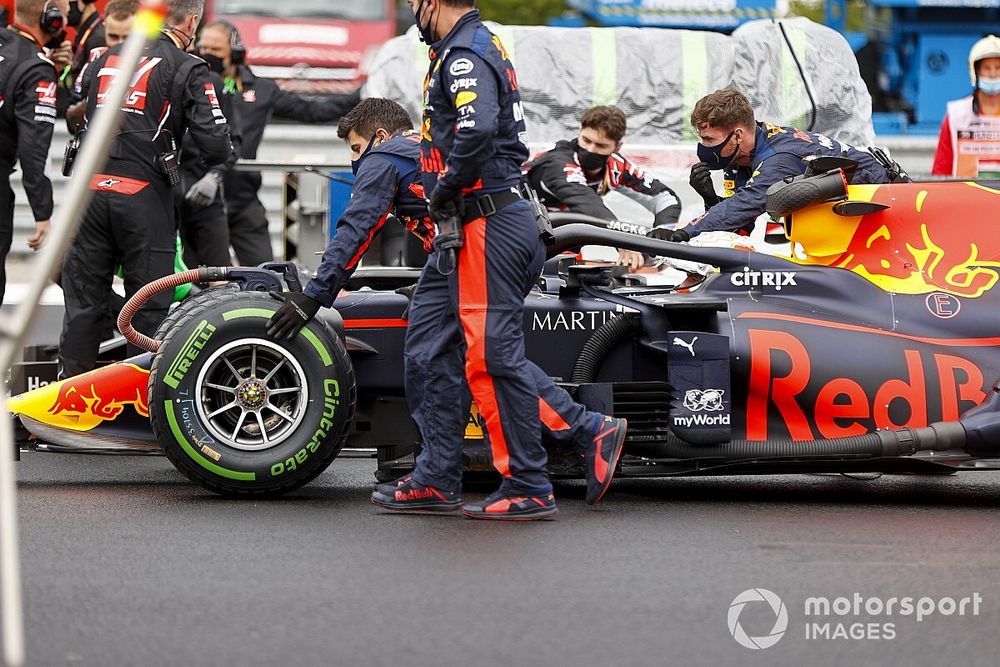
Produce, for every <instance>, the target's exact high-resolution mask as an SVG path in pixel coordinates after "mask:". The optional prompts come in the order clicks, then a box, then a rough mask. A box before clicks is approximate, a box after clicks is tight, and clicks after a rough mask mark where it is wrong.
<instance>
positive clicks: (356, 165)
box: [351, 134, 382, 176]
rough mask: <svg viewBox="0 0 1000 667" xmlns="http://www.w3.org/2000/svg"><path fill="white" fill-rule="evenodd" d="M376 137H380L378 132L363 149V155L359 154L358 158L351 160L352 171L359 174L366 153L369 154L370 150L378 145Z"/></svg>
mask: <svg viewBox="0 0 1000 667" xmlns="http://www.w3.org/2000/svg"><path fill="white" fill-rule="evenodd" d="M376 139H378V134H375V135H374V136H372V138H371V141H369V142H368V147H367V148H365V149H364V150H363V151H361V155H359V156H358V159H357V160H351V171H352V172H354V175H355V176H357V175H358V169H359V168H361V160H363V159H364V157H365V155H367V154H368V151H370V150H371V149H372V148H374V147H375V146H377V145H378V144H376V143H375V140H376ZM378 143H379V144H381V143H382V142H381V141H380V142H378Z"/></svg>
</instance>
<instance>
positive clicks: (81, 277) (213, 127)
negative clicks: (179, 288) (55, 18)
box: [59, 0, 233, 377]
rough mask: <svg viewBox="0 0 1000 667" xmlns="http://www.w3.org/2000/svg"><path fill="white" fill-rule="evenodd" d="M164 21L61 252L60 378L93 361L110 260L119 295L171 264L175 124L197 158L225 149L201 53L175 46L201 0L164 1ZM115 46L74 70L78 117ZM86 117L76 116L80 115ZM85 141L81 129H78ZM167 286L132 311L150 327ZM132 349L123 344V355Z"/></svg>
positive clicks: (95, 97)
mask: <svg viewBox="0 0 1000 667" xmlns="http://www.w3.org/2000/svg"><path fill="white" fill-rule="evenodd" d="M167 11H168V15H167V20H166V27H165V28H164V30H163V31H162V34H161V35H160V36H159V38H158V39H157V40H156V41H155V42H153V44H152V45H151V46H150V47H149V49H148V61H147V69H148V71H147V72H146V74H145V75H144V76H142V77H139V78H138V79H136V81H135V82H134V83H133V84H132V86H131V88H130V89H129V94H128V95H127V96H126V98H125V100H124V101H123V102H122V111H124V112H125V113H124V114H123V116H124V118H123V120H122V125H121V129H120V130H119V132H118V136H117V137H116V138H115V140H114V143H113V144H112V147H111V154H110V157H109V158H108V161H107V163H106V165H105V167H104V171H103V172H102V173H99V174H95V175H94V176H93V178H92V179H91V181H90V189H91V190H93V191H94V198H93V200H92V201H91V203H90V206H89V207H88V208H87V212H86V214H85V215H84V218H83V222H82V223H81V225H80V231H79V232H78V233H77V237H76V241H75V242H74V244H73V246H72V247H71V248H70V250H69V252H68V253H67V255H66V262H65V264H64V265H63V271H62V278H63V280H62V283H63V291H64V294H65V301H66V315H65V318H64V320H63V330H62V336H61V337H60V339H59V369H60V375H61V377H68V376H70V375H77V374H79V373H83V372H86V371H89V370H91V369H93V368H94V366H95V363H96V359H97V352H98V347H99V345H100V337H101V332H102V325H103V323H104V319H105V316H106V312H107V307H106V300H107V294H108V292H109V290H110V289H111V282H112V279H113V277H114V271H115V266H116V264H121V266H122V267H123V269H124V271H125V296H126V298H131V297H132V295H134V294H135V293H136V292H137V291H138V290H139V288H141V287H142V286H143V285H145V284H147V283H149V282H152V281H153V280H156V279H158V278H162V277H163V276H166V275H170V274H171V273H173V271H174V255H175V254H176V238H177V219H176V217H175V214H174V199H173V197H174V195H173V191H172V188H173V187H174V186H175V185H177V183H179V181H180V171H179V165H178V163H177V151H178V148H179V145H178V144H179V142H180V139H181V138H182V137H183V136H184V132H185V131H189V132H190V133H191V138H192V139H194V142H195V143H196V144H197V145H198V148H199V150H200V151H201V158H202V160H203V161H204V162H205V163H206V164H219V163H221V162H223V161H224V160H225V159H226V158H227V157H228V156H229V154H230V152H231V151H232V150H233V149H232V145H231V143H230V139H229V126H228V124H227V123H226V120H225V118H222V117H220V116H221V112H219V113H218V114H217V113H216V112H217V111H219V103H218V98H217V95H216V92H215V90H214V88H213V87H212V84H211V82H210V80H209V69H208V65H206V64H205V61H203V60H201V59H200V58H198V57H196V56H193V55H190V54H188V53H185V52H184V49H185V48H186V47H187V46H188V45H190V43H191V40H192V39H193V35H194V31H195V29H196V28H197V26H198V19H199V17H200V16H201V15H202V11H203V2H202V0H168V2H167ZM121 48H122V47H121V46H116V47H113V48H111V49H109V50H108V51H107V52H106V53H104V54H103V55H102V56H101V57H100V59H98V60H97V61H96V62H94V63H93V64H92V65H91V66H90V67H88V68H87V69H86V71H85V73H84V80H83V84H82V86H81V91H82V93H83V95H84V97H86V99H87V111H86V119H87V120H89V119H92V118H93V117H94V113H95V112H96V111H97V109H98V108H99V107H100V106H101V105H102V104H103V99H104V95H105V94H106V93H107V90H108V88H109V87H110V85H111V81H112V78H113V76H112V75H111V74H109V72H110V73H114V72H116V71H117V70H116V69H115V68H116V67H117V63H118V59H119V57H120V56H119V53H120V50H121ZM85 126H86V120H85ZM84 141H86V137H84ZM170 299H171V295H170V293H169V292H161V293H160V294H157V295H155V296H154V297H153V298H152V299H150V301H149V302H147V303H146V305H145V306H144V307H143V308H142V309H141V310H140V311H139V312H138V313H137V314H136V315H135V317H134V318H133V326H134V327H135V329H136V330H138V331H139V332H141V333H143V334H145V335H147V336H152V335H153V334H154V333H155V332H156V328H157V326H158V325H159V324H160V322H161V321H162V320H163V318H164V317H165V316H166V314H167V308H168V307H169V305H170ZM139 352H140V350H138V349H137V348H135V347H134V346H132V345H129V354H130V355H132V354H138V353H139Z"/></svg>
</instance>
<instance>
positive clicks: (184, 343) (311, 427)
mask: <svg viewBox="0 0 1000 667" xmlns="http://www.w3.org/2000/svg"><path fill="white" fill-rule="evenodd" d="M280 305H281V304H280V303H279V302H278V301H277V300H275V299H273V298H272V297H270V296H268V295H267V294H263V293H260V292H238V291H232V290H228V289H218V290H210V291H208V292H204V293H202V294H200V295H198V297H197V298H195V299H191V300H190V302H185V303H182V304H181V305H180V306H179V307H178V308H177V309H176V310H175V311H174V312H173V313H171V316H170V318H169V320H167V321H165V322H164V327H161V332H160V333H161V334H162V338H161V341H162V342H161V344H160V349H159V351H158V352H157V354H156V355H155V356H154V359H153V367H152V371H151V372H150V374H149V400H150V406H149V416H150V422H151V424H152V427H153V433H154V434H155V436H156V439H157V441H158V442H159V443H160V445H161V446H162V447H163V451H164V453H165V454H166V455H167V457H168V458H169V459H170V461H171V462H172V463H173V464H174V465H175V466H176V467H177V469H178V470H180V471H181V472H182V473H184V475H186V476H187V477H188V478H189V479H190V480H191V481H193V482H195V483H196V484H199V485H201V486H202V487H204V488H206V489H208V490H209V491H213V492H215V493H219V494H223V495H230V496H260V495H278V494H282V493H286V492H288V491H291V490H293V489H296V488H298V487H300V486H302V485H304V484H306V483H308V482H309V481H311V480H312V479H314V478H315V477H316V476H317V475H319V474H320V473H321V472H323V470H325V469H326V467H327V466H329V465H330V463H331V462H332V461H333V460H334V458H336V456H337V454H338V453H340V450H341V448H342V447H343V445H344V441H345V440H346V439H347V433H348V428H349V426H350V423H351V419H352V418H353V416H354V409H355V400H356V390H355V384H354V370H353V368H352V367H351V362H350V359H349V358H348V356H347V351H346V350H345V349H344V345H343V343H342V342H341V341H340V339H339V338H338V337H337V336H336V335H335V334H334V333H333V332H331V331H330V329H329V328H328V327H327V326H326V324H324V323H322V322H319V321H316V320H314V321H312V322H310V323H309V325H308V326H306V327H305V328H304V329H303V330H302V331H301V332H300V333H299V334H298V335H297V336H296V337H295V338H294V339H293V340H292V341H281V342H277V341H273V340H271V339H269V338H268V337H267V336H266V335H265V333H264V330H265V326H266V324H267V320H268V319H269V318H270V317H271V315H272V314H273V313H274V311H276V310H277V308H278V307H279V306H280Z"/></svg>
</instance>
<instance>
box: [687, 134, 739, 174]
mask: <svg viewBox="0 0 1000 667" xmlns="http://www.w3.org/2000/svg"><path fill="white" fill-rule="evenodd" d="M735 133H736V130H735V129H734V130H733V131H732V132H730V133H729V135H728V136H727V137H726V138H725V139H723V140H722V142H721V143H720V144H718V145H717V146H705V145H704V144H698V151H697V152H698V159H699V160H701V161H702V162H704V163H706V164H707V165H708V168H709V169H725V168H726V167H728V166H729V165H731V164H732V163H733V161H734V160H735V159H736V156H737V155H738V154H739V149H738V148H737V150H736V151H734V152H733V154H732V155H730V156H729V158H728V159H727V158H724V157H722V151H723V150H725V148H726V146H727V145H728V144H729V140H730V139H732V138H733V134H735Z"/></svg>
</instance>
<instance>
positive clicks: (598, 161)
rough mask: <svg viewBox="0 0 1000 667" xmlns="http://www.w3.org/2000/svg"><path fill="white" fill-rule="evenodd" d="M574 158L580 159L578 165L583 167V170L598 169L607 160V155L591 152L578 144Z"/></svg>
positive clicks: (601, 167)
mask: <svg viewBox="0 0 1000 667" xmlns="http://www.w3.org/2000/svg"><path fill="white" fill-rule="evenodd" d="M576 159H577V160H579V161H580V166H581V167H583V170H584V171H598V170H599V169H603V168H604V165H605V164H607V162H608V156H607V155H601V154H600V153H593V152H591V151H588V150H587V149H586V148H581V147H579V146H577V148H576Z"/></svg>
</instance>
